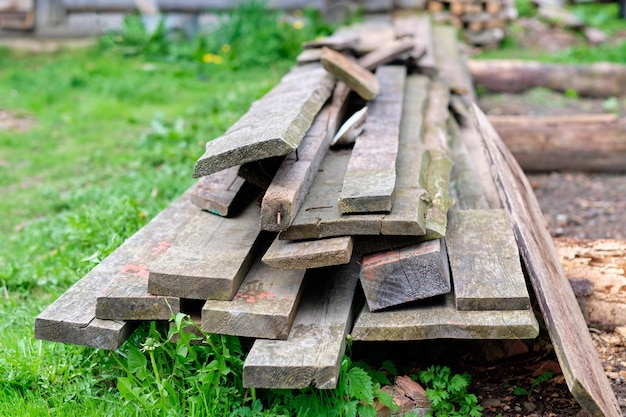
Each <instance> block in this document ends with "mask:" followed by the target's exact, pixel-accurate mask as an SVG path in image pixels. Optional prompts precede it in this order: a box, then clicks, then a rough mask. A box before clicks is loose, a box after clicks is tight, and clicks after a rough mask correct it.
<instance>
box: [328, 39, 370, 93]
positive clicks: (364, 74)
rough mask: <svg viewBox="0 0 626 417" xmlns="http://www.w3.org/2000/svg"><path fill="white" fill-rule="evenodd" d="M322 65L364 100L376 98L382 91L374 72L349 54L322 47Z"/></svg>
mask: <svg viewBox="0 0 626 417" xmlns="http://www.w3.org/2000/svg"><path fill="white" fill-rule="evenodd" d="M321 62H322V65H323V66H324V68H325V69H326V71H328V72H330V73H331V74H333V75H335V76H336V77H337V78H338V79H339V80H341V81H342V82H344V83H345V84H346V85H347V86H348V87H350V89H351V90H353V91H354V92H356V93H357V94H358V95H359V96H360V97H361V98H362V99H363V100H374V99H375V98H376V97H377V96H378V94H379V93H380V85H379V83H378V80H377V78H376V76H374V74H372V73H371V72H370V71H368V70H367V69H365V68H363V67H362V66H360V65H359V64H358V63H356V62H354V61H353V60H351V59H350V58H348V57H347V56H345V55H343V54H341V53H339V52H336V51H334V50H332V49H330V48H322V58H321Z"/></svg>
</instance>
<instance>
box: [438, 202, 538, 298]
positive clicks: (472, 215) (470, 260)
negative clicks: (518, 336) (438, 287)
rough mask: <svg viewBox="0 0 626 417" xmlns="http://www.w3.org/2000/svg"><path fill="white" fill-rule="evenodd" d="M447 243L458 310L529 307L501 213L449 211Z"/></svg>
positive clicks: (510, 235)
mask: <svg viewBox="0 0 626 417" xmlns="http://www.w3.org/2000/svg"><path fill="white" fill-rule="evenodd" d="M446 244H447V246H448V258H449V259H450V270H451V271H452V276H453V277H454V295H455V299H456V308H457V309H458V310H524V309H528V308H529V307H530V298H529V296H528V290H527V289H526V279H525V278H524V273H523V271H522V265H521V263H520V259H519V251H518V249H517V243H516V242H515V237H514V236H513V231H512V230H511V226H510V224H509V222H508V217H507V214H506V212H505V211H504V210H502V209H494V210H452V211H451V212H450V224H449V228H448V234H447V236H446Z"/></svg>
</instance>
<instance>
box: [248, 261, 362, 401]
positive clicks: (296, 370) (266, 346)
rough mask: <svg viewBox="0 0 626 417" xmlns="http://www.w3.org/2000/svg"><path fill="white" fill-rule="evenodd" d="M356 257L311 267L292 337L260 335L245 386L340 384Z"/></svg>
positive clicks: (249, 356)
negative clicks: (324, 265) (278, 337)
mask: <svg viewBox="0 0 626 417" xmlns="http://www.w3.org/2000/svg"><path fill="white" fill-rule="evenodd" d="M358 272H359V266H358V264H357V263H356V261H354V260H353V261H352V262H351V263H350V264H348V265H343V266H338V267H331V268H321V269H316V270H311V271H310V272H309V273H307V277H306V284H305V289H304V294H303V297H302V301H301V302H300V307H299V309H298V313H297V314H296V318H295V320H294V322H293V325H292V327H291V331H290V333H289V337H288V338H287V340H280V341H278V340H260V339H258V340H256V341H255V342H254V345H253V346H252V349H251V350H250V353H249V354H248V357H247V358H246V361H245V362H244V366H243V385H244V387H257V388H296V389H298V388H305V387H308V386H310V385H313V386H315V387H316V388H319V389H333V388H335V387H336V386H337V379H338V377H339V367H340V365H341V357H342V355H343V353H344V350H345V343H346V342H345V340H346V334H347V333H348V331H349V328H350V325H351V324H352V302H353V299H354V292H355V288H356V283H357V280H358Z"/></svg>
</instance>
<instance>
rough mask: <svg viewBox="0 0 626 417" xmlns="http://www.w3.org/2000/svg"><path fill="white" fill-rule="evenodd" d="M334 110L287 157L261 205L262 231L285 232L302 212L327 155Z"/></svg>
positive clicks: (322, 113) (319, 119) (320, 116)
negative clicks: (305, 198)
mask: <svg viewBox="0 0 626 417" xmlns="http://www.w3.org/2000/svg"><path fill="white" fill-rule="evenodd" d="M329 117H330V107H329V106H327V107H324V108H323V109H322V110H321V111H320V113H319V114H318V115H317V117H316V118H315V120H314V121H313V124H312V125H311V128H310V129H309V131H308V132H307V134H306V136H305V137H304V139H303V140H302V143H301V144H300V146H298V149H297V150H296V151H294V152H292V153H291V154H289V155H287V157H286V158H285V160H284V161H283V163H282V165H281V166H280V168H279V169H278V171H277V172H276V175H274V179H273V180H272V182H271V184H270V186H269V187H268V189H267V191H266V192H265V195H264V196H263V201H262V203H261V229H263V230H269V231H272V232H278V231H281V230H285V229H286V228H287V227H289V225H290V224H291V222H292V221H293V218H294V216H295V215H296V213H297V212H298V210H299V209H300V206H301V205H302V202H303V201H304V197H305V196H306V194H307V192H308V191H309V187H310V186H311V182H312V181H313V178H314V177H315V174H316V172H317V170H318V168H319V166H320V164H321V163H322V160H323V159H324V155H326V151H327V150H328V145H329V143H330V139H331V137H332V135H331V134H330V133H329V132H328V130H327V129H328V123H329Z"/></svg>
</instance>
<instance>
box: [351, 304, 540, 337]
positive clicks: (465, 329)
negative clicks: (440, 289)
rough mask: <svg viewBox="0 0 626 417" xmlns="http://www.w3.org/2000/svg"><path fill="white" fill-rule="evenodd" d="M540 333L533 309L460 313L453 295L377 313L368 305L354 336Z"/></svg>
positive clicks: (360, 317) (462, 335) (355, 324)
mask: <svg viewBox="0 0 626 417" xmlns="http://www.w3.org/2000/svg"><path fill="white" fill-rule="evenodd" d="M538 334H539V324H538V323H537V319H536V318H535V315H534V314H533V311H532V310H531V309H528V310H510V311H460V310H457V309H456V308H455V306H454V296H453V295H452V294H447V295H443V296H441V297H436V298H431V299H428V300H423V301H420V302H418V303H415V304H414V305H411V306H405V307H403V308H402V309H393V310H386V311H377V312H374V313H372V312H370V311H369V310H368V307H367V305H365V306H364V307H363V310H362V311H361V313H360V314H359V316H358V317H357V319H356V322H355V323H354V327H353V328H352V333H351V335H352V339H353V340H355V341H407V340H425V339H533V338H535V337H537V335H538Z"/></svg>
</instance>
